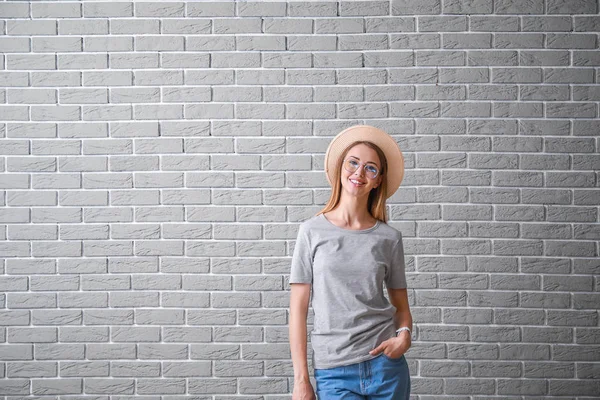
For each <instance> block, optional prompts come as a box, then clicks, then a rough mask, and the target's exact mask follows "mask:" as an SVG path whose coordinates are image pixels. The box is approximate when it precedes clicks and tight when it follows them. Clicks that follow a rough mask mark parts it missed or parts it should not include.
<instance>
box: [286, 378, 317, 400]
mask: <svg viewBox="0 0 600 400" xmlns="http://www.w3.org/2000/svg"><path fill="white" fill-rule="evenodd" d="M292 400H316V397H315V391H314V390H313V387H312V385H311V384H310V381H304V380H303V381H300V382H294V392H293V393H292Z"/></svg>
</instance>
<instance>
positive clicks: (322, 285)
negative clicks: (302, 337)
mask: <svg viewBox="0 0 600 400" xmlns="http://www.w3.org/2000/svg"><path fill="white" fill-rule="evenodd" d="M404 268H405V265H404V247H403V245H402V234H401V233H400V232H399V231H398V230H397V229H395V228H392V227H391V226H389V225H388V224H386V223H384V222H382V221H377V223H376V224H375V225H374V226H372V227H371V228H368V229H361V230H352V229H345V228H341V227H339V226H337V225H334V224H333V223H332V222H331V221H329V220H328V219H327V218H326V217H325V216H324V215H323V214H319V215H317V216H314V217H312V218H310V219H308V220H306V221H304V222H303V223H302V224H300V227H299V229H298V237H297V239H296V244H295V247H294V254H293V256H292V265H291V271H290V283H310V284H312V307H313V311H314V325H313V330H312V332H311V342H312V347H313V350H314V352H313V366H314V368H317V369H325V368H333V367H339V366H343V365H349V364H354V363H358V362H362V361H365V360H369V359H371V358H374V356H372V355H370V354H369V351H371V350H372V349H374V348H375V347H377V346H378V345H379V344H380V343H381V342H383V341H384V340H387V339H389V338H391V337H394V335H395V326H394V320H393V316H394V312H395V308H394V306H392V305H391V304H390V302H389V301H388V300H387V299H386V298H385V296H384V288H383V283H384V282H385V284H386V286H387V287H388V288H393V289H400V288H406V276H405V272H404Z"/></svg>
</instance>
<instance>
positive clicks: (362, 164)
mask: <svg viewBox="0 0 600 400" xmlns="http://www.w3.org/2000/svg"><path fill="white" fill-rule="evenodd" d="M350 158H354V159H355V161H356V162H357V163H358V167H356V169H355V170H354V171H350V170H348V169H347V168H346V167H345V166H344V165H345V164H346V161H347V160H349V159H350ZM369 163H370V164H371V165H374V166H375V168H376V169H377V173H376V174H375V176H374V177H373V178H371V177H369V176H367V171H365V176H367V178H369V179H376V178H377V177H378V176H379V174H380V173H381V170H380V169H379V167H378V166H377V164H375V163H373V162H371V161H367V162H366V163H361V162H360V161H358V158H356V157H354V156H348V157H346V158H344V159H343V160H342V166H343V167H344V169H345V170H346V171H348V172H351V173H355V172H356V171H358V169H359V168H361V167H362V168H363V169H364V167H366V166H367V164H369Z"/></svg>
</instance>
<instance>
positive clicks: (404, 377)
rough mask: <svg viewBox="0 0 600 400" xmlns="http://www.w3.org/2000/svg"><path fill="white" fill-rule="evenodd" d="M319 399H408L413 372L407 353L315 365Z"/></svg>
mask: <svg viewBox="0 0 600 400" xmlns="http://www.w3.org/2000/svg"><path fill="white" fill-rule="evenodd" d="M315 380H316V381H317V397H318V398H319V400H364V399H368V400H408V399H409V397H410V374H409V371H408V364H407V363H406V358H405V357H404V355H402V357H400V358H395V359H394V358H389V357H388V356H386V355H385V354H383V353H381V354H380V355H379V356H377V357H375V358H373V359H371V360H367V361H363V362H360V363H357V364H351V365H345V366H342V367H335V368H327V369H315Z"/></svg>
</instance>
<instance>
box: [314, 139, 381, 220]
mask: <svg viewBox="0 0 600 400" xmlns="http://www.w3.org/2000/svg"><path fill="white" fill-rule="evenodd" d="M357 144H364V145H367V146H369V147H370V148H372V149H373V150H375V151H376V152H377V155H378V156H379V160H380V161H381V168H380V169H381V171H380V172H379V174H380V175H381V176H382V177H383V179H382V180H381V184H380V185H379V186H377V187H376V188H375V189H371V192H370V193H369V200H368V201H367V209H368V211H369V213H370V214H371V215H372V216H373V217H374V218H377V219H378V220H380V221H383V222H385V223H387V211H386V206H385V201H386V196H385V194H386V193H387V178H386V175H387V159H386V158H385V153H384V152H383V151H382V150H381V149H380V148H379V146H377V145H376V144H375V143H373V142H369V141H367V140H360V141H356V142H352V143H350V144H349V145H348V146H347V147H346V148H345V149H344V151H343V152H342V153H341V154H340V157H339V158H338V160H337V163H336V165H335V170H334V171H333V176H332V177H331V178H332V181H333V183H332V188H331V196H329V201H327V204H326V205H325V207H324V208H323V209H322V210H321V211H319V212H318V213H317V214H315V215H319V214H323V213H326V212H328V211H331V210H333V209H335V208H336V207H337V206H338V204H339V202H340V198H341V196H342V182H341V176H342V164H343V160H344V158H346V154H348V151H349V150H350V149H351V148H352V147H354V146H356V145H357Z"/></svg>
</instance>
